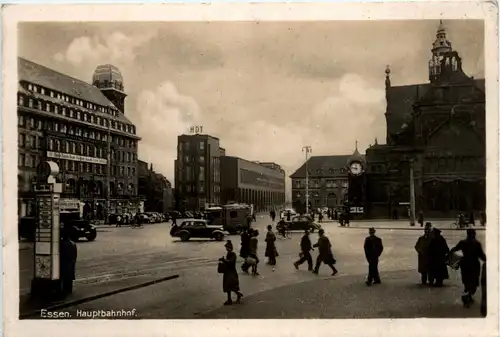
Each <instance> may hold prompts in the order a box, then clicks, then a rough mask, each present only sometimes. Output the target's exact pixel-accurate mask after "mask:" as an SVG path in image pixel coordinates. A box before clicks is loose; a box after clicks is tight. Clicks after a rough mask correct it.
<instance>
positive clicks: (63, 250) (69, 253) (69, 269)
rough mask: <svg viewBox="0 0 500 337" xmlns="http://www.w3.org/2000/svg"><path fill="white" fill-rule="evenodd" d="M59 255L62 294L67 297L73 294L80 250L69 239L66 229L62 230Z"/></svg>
mask: <svg viewBox="0 0 500 337" xmlns="http://www.w3.org/2000/svg"><path fill="white" fill-rule="evenodd" d="M63 226H64V225H63ZM59 254H60V255H59V260H60V266H61V287H62V294H63V296H67V295H69V294H71V293H72V292H73V281H74V280H75V276H76V275H75V274H76V259H77V257H78V250H77V248H76V244H75V243H74V242H73V241H71V240H70V238H69V235H68V229H65V228H62V230H61V241H60V243H59Z"/></svg>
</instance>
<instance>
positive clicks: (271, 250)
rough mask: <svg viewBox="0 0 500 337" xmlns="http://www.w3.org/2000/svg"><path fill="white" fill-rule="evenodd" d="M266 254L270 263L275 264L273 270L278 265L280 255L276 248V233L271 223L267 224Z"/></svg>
mask: <svg viewBox="0 0 500 337" xmlns="http://www.w3.org/2000/svg"><path fill="white" fill-rule="evenodd" d="M265 256H266V257H267V258H269V262H268V263H269V264H270V265H271V266H273V271H274V270H275V267H274V266H276V257H277V256H279V255H278V250H277V249H276V235H275V234H274V233H273V227H272V226H271V225H268V226H267V234H266V254H265Z"/></svg>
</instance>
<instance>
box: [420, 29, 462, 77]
mask: <svg viewBox="0 0 500 337" xmlns="http://www.w3.org/2000/svg"><path fill="white" fill-rule="evenodd" d="M431 52H432V58H431V60H430V61H429V81H430V82H431V83H436V82H442V81H445V82H450V81H454V80H463V79H464V77H467V76H466V75H465V74H464V73H463V71H462V59H461V58H460V56H458V53H457V52H456V51H454V50H453V48H452V47H451V42H450V41H448V40H447V39H446V29H445V28H444V25H443V21H442V20H440V22H439V27H438V30H437V33H436V40H435V41H434V43H433V44H432V49H431Z"/></svg>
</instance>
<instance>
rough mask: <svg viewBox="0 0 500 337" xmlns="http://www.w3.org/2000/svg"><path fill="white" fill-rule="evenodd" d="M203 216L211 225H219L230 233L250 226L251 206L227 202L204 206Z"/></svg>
mask: <svg viewBox="0 0 500 337" xmlns="http://www.w3.org/2000/svg"><path fill="white" fill-rule="evenodd" d="M205 217H206V219H207V220H208V221H209V223H210V224H211V225H221V226H222V227H223V228H224V230H225V231H227V232H229V233H230V234H236V233H239V232H240V231H241V230H243V229H248V228H249V226H250V221H249V219H251V218H252V208H251V207H250V206H249V205H246V204H228V205H220V206H211V207H207V208H205Z"/></svg>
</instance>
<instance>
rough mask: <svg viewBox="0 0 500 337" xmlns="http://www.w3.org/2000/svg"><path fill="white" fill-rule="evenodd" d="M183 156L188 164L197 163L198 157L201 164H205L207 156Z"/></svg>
mask: <svg viewBox="0 0 500 337" xmlns="http://www.w3.org/2000/svg"><path fill="white" fill-rule="evenodd" d="M182 158H183V159H184V163H186V164H188V163H196V159H197V161H198V162H199V163H200V164H204V163H205V156H199V157H198V158H196V157H194V156H184V157H182Z"/></svg>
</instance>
